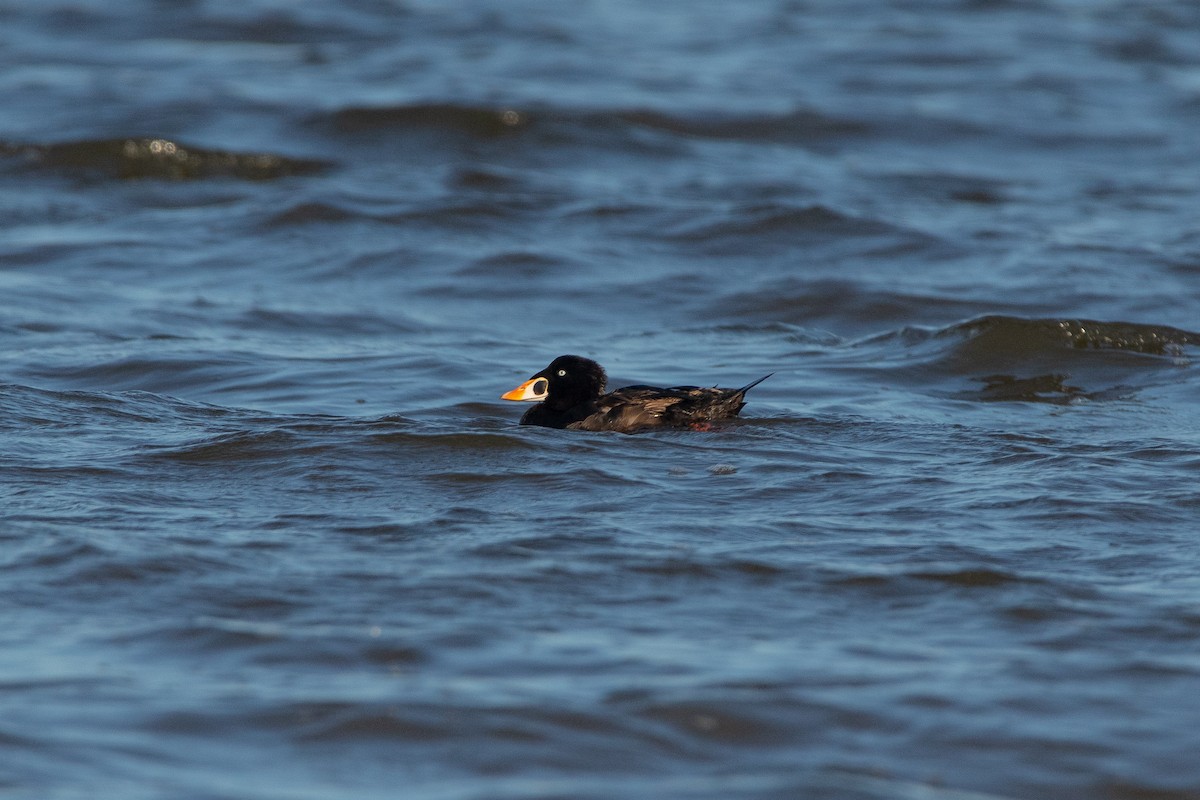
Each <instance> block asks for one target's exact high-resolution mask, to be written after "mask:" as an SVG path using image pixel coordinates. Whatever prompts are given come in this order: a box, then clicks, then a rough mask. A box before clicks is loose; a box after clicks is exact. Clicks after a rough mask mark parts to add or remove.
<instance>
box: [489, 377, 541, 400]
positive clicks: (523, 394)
mask: <svg viewBox="0 0 1200 800" xmlns="http://www.w3.org/2000/svg"><path fill="white" fill-rule="evenodd" d="M549 394H550V381H548V380H546V379H545V378H530V379H529V380H527V381H525V382H524V383H522V384H521V385H520V386H518V387H517V388H515V389H513V390H512V391H511V392H505V393H504V394H502V395H500V399H501V400H523V401H525V402H529V403H536V402H538V401H539V400H545V399H546V397H547V396H548V395H549Z"/></svg>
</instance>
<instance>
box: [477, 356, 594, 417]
mask: <svg viewBox="0 0 1200 800" xmlns="http://www.w3.org/2000/svg"><path fill="white" fill-rule="evenodd" d="M607 383H608V376H607V375H605V374H604V368H603V367H601V366H600V365H599V364H597V363H596V362H595V361H592V360H591V359H590V358H584V357H583V356H559V357H558V358H556V359H554V360H553V361H551V362H550V366H548V367H546V368H545V369H544V370H542V371H541V372H537V373H534V374H533V376H532V377H530V378H529V380H527V381H525V382H524V383H522V384H521V385H520V386H518V387H517V388H515V389H513V390H512V391H511V392H505V393H504V394H502V395H500V399H502V400H521V401H526V402H531V403H537V402H541V403H545V404H546V405H548V406H551V407H552V408H562V409H565V408H572V407H574V406H576V405H578V404H580V403H586V402H588V401H589V400H595V399H596V398H597V397H599V396H600V395H601V394H603V393H604V387H605V384H607Z"/></svg>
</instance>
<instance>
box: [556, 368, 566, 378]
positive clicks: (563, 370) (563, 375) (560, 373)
mask: <svg viewBox="0 0 1200 800" xmlns="http://www.w3.org/2000/svg"><path fill="white" fill-rule="evenodd" d="M558 377H560V378H565V377H567V371H566V370H565V369H560V370H559V371H558Z"/></svg>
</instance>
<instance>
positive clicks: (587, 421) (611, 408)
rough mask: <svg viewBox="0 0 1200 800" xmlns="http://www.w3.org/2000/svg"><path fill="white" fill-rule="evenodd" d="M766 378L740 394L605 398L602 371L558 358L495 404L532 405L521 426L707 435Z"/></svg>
mask: <svg viewBox="0 0 1200 800" xmlns="http://www.w3.org/2000/svg"><path fill="white" fill-rule="evenodd" d="M771 374H772V375H773V374H774V373H771ZM769 377H771V375H764V376H763V377H761V378H759V379H758V380H756V381H754V382H752V383H748V384H746V385H745V386H743V387H742V388H740V389H719V388H717V387H713V388H711V389H708V388H702V387H699V386H674V387H671V388H669V389H660V388H658V387H655V386H626V387H624V388H623V389H617V390H616V391H613V392H609V393H608V394H605V393H604V387H605V385H606V384H607V383H608V376H607V375H606V374H605V373H604V368H603V367H601V366H600V365H599V364H597V363H596V362H595V361H592V360H591V359H590V358H583V357H582V356H559V357H558V358H556V359H554V360H553V361H551V362H550V366H548V367H546V368H545V369H544V370H542V371H541V372H537V373H534V375H533V376H532V377H531V378H530V379H529V380H527V381H525V382H524V383H522V384H521V385H520V386H518V387H517V388H515V389H513V390H512V391H511V392H505V393H504V394H502V395H500V399H502V400H518V401H526V402H536V403H537V405H536V406H534V407H533V408H531V409H529V410H528V411H526V412H525V414H524V415H523V416H522V417H521V424H522V425H541V426H542V427H546V428H571V429H573V430H582V431H619V432H620V433H632V432H634V431H638V430H644V429H646V428H693V429H696V430H707V429H708V428H709V423H710V422H712V421H714V420H720V419H729V418H731V417H736V416H737V414H738V412H739V411H741V410H742V406H744V405H746V402H745V395H746V392H748V391H749V390H750V389H752V388H754V387H755V386H757V385H758V384H760V383H762V382H763V381H765V380H766V379H767V378H769Z"/></svg>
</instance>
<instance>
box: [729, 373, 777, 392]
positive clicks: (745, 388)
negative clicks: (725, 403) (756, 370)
mask: <svg viewBox="0 0 1200 800" xmlns="http://www.w3.org/2000/svg"><path fill="white" fill-rule="evenodd" d="M774 374H775V373H774V372H768V373H767V374H766V375H763V376H762V377H761V378H759V379H758V380H756V381H751V382H750V383H747V384H746V385H745V386H743V387H742V388H740V389H738V390H737V393H738V394H745V393H746V392H748V391H750V390H751V389H753V388H754V387H755V386H758V385H759V384H760V383H762V382H763V381H765V380H766V379H767V378H769V377H771V376H772V375H774Z"/></svg>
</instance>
